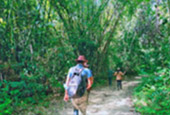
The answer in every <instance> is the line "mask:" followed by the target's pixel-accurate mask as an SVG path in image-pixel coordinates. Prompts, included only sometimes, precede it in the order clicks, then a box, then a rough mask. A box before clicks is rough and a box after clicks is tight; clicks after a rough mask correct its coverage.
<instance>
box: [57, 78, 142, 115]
mask: <svg viewBox="0 0 170 115" xmlns="http://www.w3.org/2000/svg"><path fill="white" fill-rule="evenodd" d="M137 79H139V77H136V79H134V80H130V81H123V90H121V91H117V90H116V87H115V85H114V86H113V87H112V88H110V87H104V88H100V89H99V88H98V89H95V90H92V91H91V93H90V98H89V105H88V108H87V115H139V114H138V113H136V112H135V111H134V108H133V103H132V100H131V93H132V89H133V88H134V87H135V86H136V85H137V83H139V81H138V80H137ZM59 114H60V115H73V109H72V106H71V104H70V103H66V104H65V107H64V108H63V110H62V111H60V113H59Z"/></svg>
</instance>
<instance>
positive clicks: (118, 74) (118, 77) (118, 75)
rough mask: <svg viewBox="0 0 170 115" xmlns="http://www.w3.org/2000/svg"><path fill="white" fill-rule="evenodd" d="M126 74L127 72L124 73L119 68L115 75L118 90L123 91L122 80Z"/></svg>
mask: <svg viewBox="0 0 170 115" xmlns="http://www.w3.org/2000/svg"><path fill="white" fill-rule="evenodd" d="M124 74H125V72H124V73H123V72H122V71H121V70H120V68H117V70H116V72H115V73H114V76H116V81H117V89H118V90H119V89H122V79H123V77H122V76H123V75H124Z"/></svg>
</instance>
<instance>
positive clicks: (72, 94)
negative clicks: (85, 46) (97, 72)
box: [64, 55, 93, 115]
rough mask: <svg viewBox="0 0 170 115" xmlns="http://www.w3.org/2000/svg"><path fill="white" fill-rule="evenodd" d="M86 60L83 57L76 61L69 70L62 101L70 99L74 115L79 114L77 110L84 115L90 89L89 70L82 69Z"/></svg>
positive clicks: (91, 80) (91, 78) (90, 75)
mask: <svg viewBox="0 0 170 115" xmlns="http://www.w3.org/2000/svg"><path fill="white" fill-rule="evenodd" d="M86 61H87V60H86V59H85V57H84V56H83V55H80V56H79V57H78V58H77V59H76V62H77V65H76V66H74V67H71V68H70V69H69V72H68V75H67V80H66V86H65V96H64V101H68V100H69V99H71V101H72V105H73V107H74V115H78V114H79V110H80V111H81V113H82V114H83V115H86V108H87V100H88V92H87V91H88V90H90V88H91V87H92V84H93V77H92V73H91V71H90V69H88V68H85V67H84V63H85V62H86Z"/></svg>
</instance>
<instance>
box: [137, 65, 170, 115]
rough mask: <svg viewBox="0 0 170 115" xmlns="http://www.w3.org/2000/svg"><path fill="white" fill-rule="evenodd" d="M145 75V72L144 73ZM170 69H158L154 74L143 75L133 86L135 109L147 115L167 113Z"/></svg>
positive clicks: (168, 110)
mask: <svg viewBox="0 0 170 115" xmlns="http://www.w3.org/2000/svg"><path fill="white" fill-rule="evenodd" d="M144 75H146V74H144ZM169 91H170V70H169V69H168V68H167V69H162V68H161V69H159V70H157V72H155V74H150V75H147V77H143V78H142V81H141V84H140V85H139V86H138V87H137V88H135V93H134V98H135V100H134V101H135V106H136V110H137V111H139V112H141V113H142V114H144V115H145V114H148V115H169V114H170V106H169V103H170V101H169V98H170V94H169Z"/></svg>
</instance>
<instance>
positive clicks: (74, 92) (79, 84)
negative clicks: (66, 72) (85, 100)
mask: <svg viewBox="0 0 170 115" xmlns="http://www.w3.org/2000/svg"><path fill="white" fill-rule="evenodd" d="M83 70H84V68H82V69H80V68H77V67H73V70H72V71H73V75H72V76H71V78H70V81H69V84H68V89H67V92H68V95H69V97H70V98H75V97H81V96H83V94H84V93H85V90H86V80H87V77H86V76H82V71H83Z"/></svg>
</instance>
